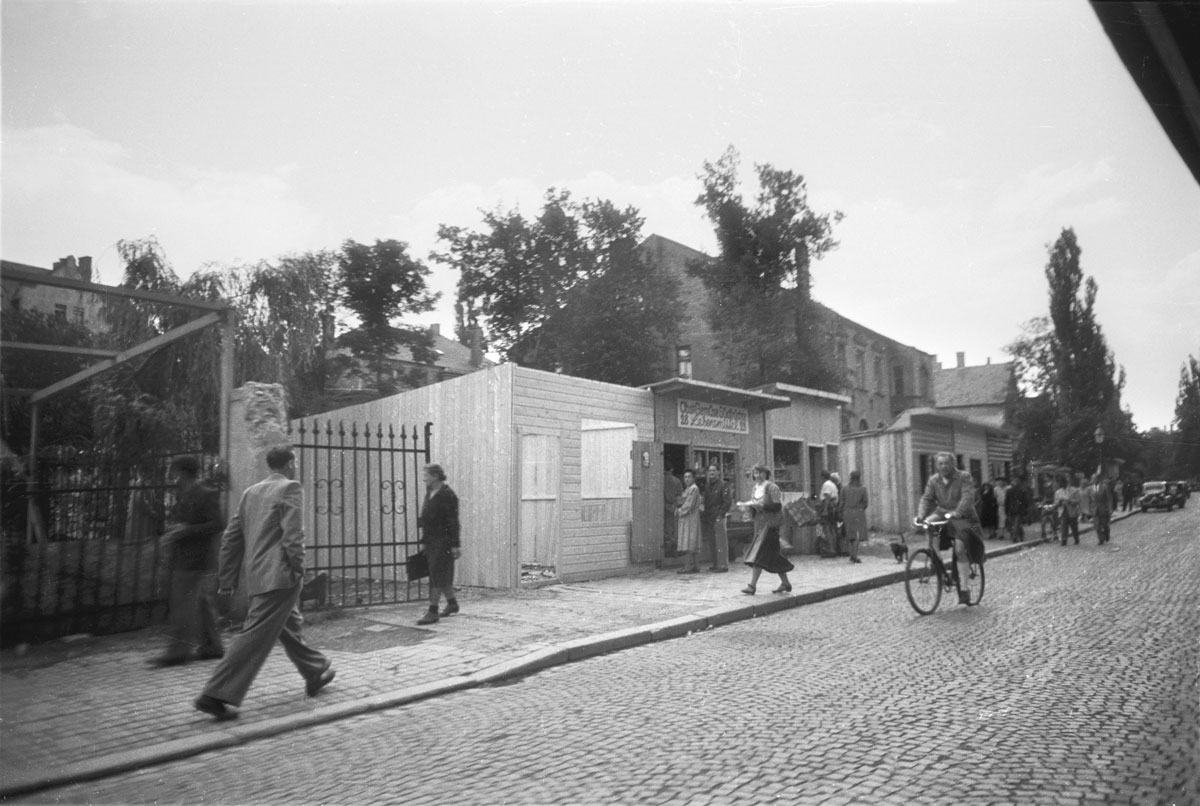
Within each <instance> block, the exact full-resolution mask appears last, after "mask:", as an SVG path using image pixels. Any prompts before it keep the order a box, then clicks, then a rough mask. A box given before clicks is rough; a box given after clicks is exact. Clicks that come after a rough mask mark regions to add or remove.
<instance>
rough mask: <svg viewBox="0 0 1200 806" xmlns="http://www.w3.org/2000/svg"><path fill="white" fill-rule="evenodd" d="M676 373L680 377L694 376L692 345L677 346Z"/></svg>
mask: <svg viewBox="0 0 1200 806" xmlns="http://www.w3.org/2000/svg"><path fill="white" fill-rule="evenodd" d="M675 374H676V375H677V376H678V377H680V378H690V377H692V347H691V345H690V344H681V345H679V346H678V347H676V348H675Z"/></svg>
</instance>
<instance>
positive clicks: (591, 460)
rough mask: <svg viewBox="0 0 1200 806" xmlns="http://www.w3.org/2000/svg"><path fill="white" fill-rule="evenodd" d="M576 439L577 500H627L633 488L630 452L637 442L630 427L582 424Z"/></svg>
mask: <svg viewBox="0 0 1200 806" xmlns="http://www.w3.org/2000/svg"><path fill="white" fill-rule="evenodd" d="M579 437H580V444H579V462H580V465H581V467H582V468H583V472H582V474H581V475H580V482H579V486H580V496H581V497H583V498H629V497H630V495H631V494H630V492H629V488H630V487H631V486H632V485H633V470H632V466H631V464H630V463H631V460H630V458H629V451H630V450H631V449H632V447H633V441H634V440H635V439H637V428H636V427H634V425H633V423H612V422H606V421H603V420H584V421H583V422H582V423H581V424H580V434H579Z"/></svg>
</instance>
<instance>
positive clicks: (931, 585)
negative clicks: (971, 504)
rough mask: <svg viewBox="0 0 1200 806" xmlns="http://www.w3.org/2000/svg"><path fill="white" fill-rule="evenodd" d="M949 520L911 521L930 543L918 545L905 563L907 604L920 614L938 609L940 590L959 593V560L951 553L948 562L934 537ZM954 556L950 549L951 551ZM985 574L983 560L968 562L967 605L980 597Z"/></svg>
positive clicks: (940, 597) (973, 603)
mask: <svg viewBox="0 0 1200 806" xmlns="http://www.w3.org/2000/svg"><path fill="white" fill-rule="evenodd" d="M947 523H949V521H948V520H942V521H921V520H914V521H913V525H914V526H916V527H917V528H919V529H922V530H924V531H925V533H926V534H927V535H928V537H929V546H928V547H927V548H920V549H917V550H916V551H914V552H912V553H911V554H909V556H908V564H907V565H905V566H904V592H905V593H906V594H907V595H908V603H909V604H911V605H912V608H913V610H916V611H917V612H918V613H919V614H921V615H922V616H928V615H929V614H930V613H932V612H933V611H935V610H937V608H938V605H939V604H940V603H941V601H942V590H943V589H944V590H946V591H947V592H951V591H954V592H962V591H963V587H962V585H961V580H960V579H959V573H958V563H957V562H955V561H954V558H953V556H951V559H950V562H949V563H947V562H945V561H944V560H943V559H942V554H941V552H940V551H938V548H937V544H936V543H935V542H934V539H935V538H940V537H941V533H942V529H944V528H945V527H946V524H947ZM951 554H952V555H953V550H951ZM983 587H984V575H983V564H982V563H976V562H972V563H971V573H970V577H969V578H968V579H967V585H966V593H967V596H968V599H967V604H968V605H977V604H979V600H980V599H982V598H983Z"/></svg>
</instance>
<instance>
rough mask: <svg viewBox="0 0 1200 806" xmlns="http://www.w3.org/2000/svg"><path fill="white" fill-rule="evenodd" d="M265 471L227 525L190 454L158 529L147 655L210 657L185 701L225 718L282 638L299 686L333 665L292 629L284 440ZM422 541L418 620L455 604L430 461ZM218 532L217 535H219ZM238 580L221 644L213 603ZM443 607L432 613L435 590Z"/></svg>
mask: <svg viewBox="0 0 1200 806" xmlns="http://www.w3.org/2000/svg"><path fill="white" fill-rule="evenodd" d="M266 461H267V467H268V469H269V470H270V473H269V474H268V476H267V477H266V478H265V479H263V480H262V481H260V482H258V483H257V484H255V485H253V486H251V487H249V488H247V489H246V491H245V492H244V493H243V494H242V497H241V500H240V502H239V503H238V506H237V509H236V510H235V511H234V512H233V515H232V517H231V518H230V519H229V523H228V524H226V523H224V521H223V518H222V516H221V508H220V501H219V493H218V491H217V490H216V489H215V488H213V487H211V486H210V485H207V484H205V483H203V482H202V481H201V480H200V466H199V463H198V462H197V461H196V460H195V459H194V458H192V457H187V456H184V457H179V458H177V459H175V460H174V461H173V462H172V464H171V468H170V472H171V475H172V477H173V479H174V481H175V484H176V487H177V494H176V502H175V506H174V509H173V512H172V517H171V520H172V522H173V525H172V526H171V527H170V528H169V529H168V530H167V532H166V534H165V535H164V540H165V542H166V543H167V545H168V547H169V549H170V556H171V560H170V566H171V572H172V585H171V597H170V613H169V622H168V643H167V647H166V650H165V651H164V653H163V654H162V655H160V656H158V657H156V658H153V659H152V660H151V661H150V663H151V665H152V666H155V667H164V666H177V665H180V664H184V663H188V662H189V661H192V660H205V659H218V663H217V666H216V668H215V669H214V670H213V672H212V675H211V676H210V677H209V680H208V682H207V684H206V685H205V686H204V689H203V691H202V692H201V694H200V696H199V697H197V698H196V700H195V701H194V703H193V705H194V706H195V707H196V709H197V710H200V711H203V712H204V713H206V714H209V715H210V716H212V717H214V718H215V719H217V720H227V719H234V718H236V717H237V711H236V710H234V709H236V708H238V707H240V706H241V704H242V701H243V699H244V698H245V696H246V692H247V691H248V690H249V689H250V686H251V684H252V683H253V682H254V679H255V677H257V676H258V673H259V671H260V670H261V669H262V666H263V664H264V663H266V660H267V656H268V655H270V653H271V649H272V647H274V645H275V642H276V641H278V642H279V643H280V644H282V645H283V649H284V652H285V653H287V657H288V660H290V661H291V662H292V664H293V665H294V666H295V667H296V670H297V671H298V672H299V673H300V676H301V677H302V678H303V679H304V683H305V687H304V690H305V694H307V695H308V696H309V697H314V696H316V695H317V694H318V693H319V692H320V691H321V690H322V689H324V688H325V687H326V686H327V685H329V684H330V683H331V682H332V681H333V679H334V677H335V675H336V672H335V670H334V669H333V665H332V662H331V661H330V660H329V659H328V658H327V657H325V655H323V654H322V653H321V652H319V651H317V650H316V649H313V648H312V647H311V646H309V645H308V644H307V643H306V642H305V641H304V638H303V637H302V636H301V626H302V624H303V621H304V620H303V617H302V616H301V614H300V609H299V603H300V595H301V592H302V590H303V587H304V570H305V546H304V526H303V519H302V513H303V508H304V493H303V489H302V487H301V485H300V482H299V481H296V456H295V453H294V451H293V450H292V449H291V448H290V447H286V446H277V447H273V448H271V449H270V450H268V451H267V454H266ZM424 481H425V487H426V495H425V503H424V505H423V506H422V508H421V513H420V521H421V527H422V532H421V545H422V553H423V554H424V555H425V556H426V558H427V560H428V566H429V577H430V584H429V609H428V611H427V612H426V613H425V615H424V616H422V617H421V619H420V620H419V621H418V622H417V623H418V624H432V623H434V622H436V621H437V620H438V619H439V618H442V617H445V616H450V615H453V614H454V613H457V612H459V607H458V601H457V599H456V598H455V594H454V565H455V562H456V561H457V560H458V558H459V557H460V556H461V546H460V527H459V517H458V497H457V496H456V495H455V493H454V491H453V490H452V489H451V488H450V487H449V485H447V484H446V473H445V471H444V470H443V469H442V468H441V467H440V466H439V465H427V466H426V467H425V469H424ZM218 538H219V540H218ZM243 579H244V580H245V583H246V589H245V592H246V595H247V600H248V607H247V612H246V617H245V619H244V620H243V622H242V628H241V630H240V631H239V632H238V633H237V634H236V635H235V636H234V637H233V640H232V641H231V642H230V645H229V647H228V649H226V648H225V647H224V646H223V644H222V641H221V635H220V633H219V631H218V630H217V612H218V609H219V603H220V602H221V601H228V597H230V596H231V595H232V594H233V592H234V590H235V589H236V588H237V587H238V584H239V582H241V581H242V580H243ZM443 596H444V597H445V599H446V607H445V609H443V610H441V611H439V610H438V606H439V604H440V602H441V599H442V597H443Z"/></svg>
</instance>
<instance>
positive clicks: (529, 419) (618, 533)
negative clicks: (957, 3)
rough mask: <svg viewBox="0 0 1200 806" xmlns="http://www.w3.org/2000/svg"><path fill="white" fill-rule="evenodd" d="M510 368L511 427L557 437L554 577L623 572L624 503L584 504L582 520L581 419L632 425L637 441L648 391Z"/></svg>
mask: <svg viewBox="0 0 1200 806" xmlns="http://www.w3.org/2000/svg"><path fill="white" fill-rule="evenodd" d="M513 371H514V375H513V399H512V412H513V415H512V424H513V428H514V429H515V430H516V431H517V432H518V433H547V432H554V433H557V434H558V435H559V437H560V440H559V455H560V460H561V475H560V479H561V499H560V501H559V507H558V512H559V524H558V535H559V545H558V559H557V562H556V569H557V572H558V577H559V578H560V579H563V580H566V581H570V580H578V579H588V578H596V577H599V576H604V575H607V574H616V573H622V572H624V571H626V570H628V569H629V567H630V558H629V536H630V523H631V522H630V514H629V513H630V511H631V510H630V509H629V505H628V504H627V503H625V502H621V503H619V504H618V502H614V501H611V500H608V499H604V500H595V501H588V502H587V513H588V514H587V518H586V519H585V517H584V501H583V499H582V495H581V478H582V474H583V473H585V472H587V469H586V468H583V467H582V466H581V457H580V442H581V437H580V434H581V424H582V421H583V420H584V419H596V420H608V421H612V422H627V423H632V424H633V425H634V426H635V427H636V429H637V438H638V439H641V440H652V439H654V438H655V436H654V403H653V395H652V394H651V393H650V392H649V391H647V390H644V389H632V388H629V387H624V386H616V385H613V384H607V383H599V382H597V381H588V380H584V379H582V378H573V377H570V376H567V375H556V374H554V373H550V372H542V371H539V370H533V369H528V368H525V367H515V368H514V370H513ZM630 461H631V460H630Z"/></svg>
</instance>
